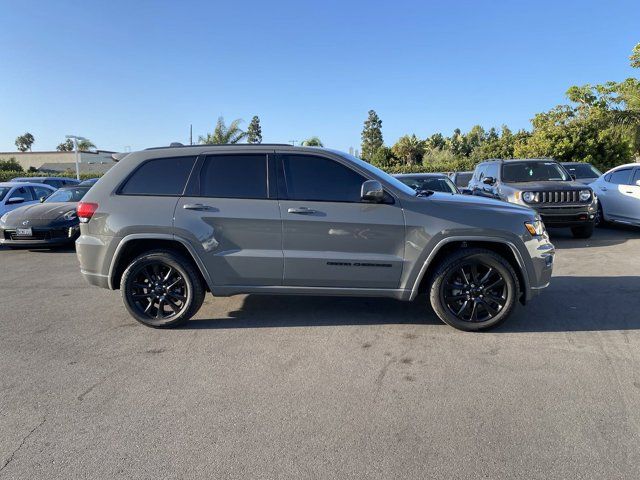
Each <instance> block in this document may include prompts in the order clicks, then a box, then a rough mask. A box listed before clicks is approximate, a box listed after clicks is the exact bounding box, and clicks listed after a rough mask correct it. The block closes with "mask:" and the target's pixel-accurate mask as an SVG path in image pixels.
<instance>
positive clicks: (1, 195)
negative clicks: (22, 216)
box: [0, 187, 11, 201]
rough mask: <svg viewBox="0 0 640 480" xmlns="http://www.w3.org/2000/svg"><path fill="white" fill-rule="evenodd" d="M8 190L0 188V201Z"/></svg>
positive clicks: (7, 188) (8, 188)
mask: <svg viewBox="0 0 640 480" xmlns="http://www.w3.org/2000/svg"><path fill="white" fill-rule="evenodd" d="M9 190H11V187H0V201H2V200H4V197H6V196H7V193H9Z"/></svg>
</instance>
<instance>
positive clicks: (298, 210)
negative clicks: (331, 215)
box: [287, 207, 317, 215]
mask: <svg viewBox="0 0 640 480" xmlns="http://www.w3.org/2000/svg"><path fill="white" fill-rule="evenodd" d="M287 212H289V213H297V214H298V215H311V214H313V213H317V212H316V211H315V210H312V209H311V208H307V207H298V208H290V209H288V210H287Z"/></svg>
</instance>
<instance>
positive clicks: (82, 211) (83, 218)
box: [76, 202, 98, 223]
mask: <svg viewBox="0 0 640 480" xmlns="http://www.w3.org/2000/svg"><path fill="white" fill-rule="evenodd" d="M96 210H98V204H97V203H90V202H80V203H78V207H77V208H76V211H77V212H78V219H79V220H80V222H81V223H87V222H88V221H89V220H91V217H93V214H94V213H96Z"/></svg>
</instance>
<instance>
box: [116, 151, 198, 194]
mask: <svg viewBox="0 0 640 480" xmlns="http://www.w3.org/2000/svg"><path fill="white" fill-rule="evenodd" d="M195 161H196V157H170V158H156V159H153V160H149V161H147V162H145V163H143V164H142V165H140V166H139V167H138V168H137V169H136V170H135V171H134V173H133V174H132V175H131V176H130V177H129V178H128V179H127V181H126V182H125V184H124V185H123V186H122V187H121V188H120V194H121V195H152V196H153V195H158V196H180V195H182V193H183V192H184V188H185V185H186V184H187V180H188V178H189V174H190V173H191V169H192V168H193V165H194V163H195Z"/></svg>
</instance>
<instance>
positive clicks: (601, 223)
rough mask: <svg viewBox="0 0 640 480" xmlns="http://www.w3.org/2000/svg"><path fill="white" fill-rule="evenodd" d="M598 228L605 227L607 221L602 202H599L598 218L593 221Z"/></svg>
mask: <svg viewBox="0 0 640 480" xmlns="http://www.w3.org/2000/svg"><path fill="white" fill-rule="evenodd" d="M593 223H594V225H595V226H596V227H604V226H605V225H606V223H607V222H606V220H605V219H604V212H603V211H602V202H600V201H599V202H598V211H597V212H596V218H595V219H594V221H593Z"/></svg>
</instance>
